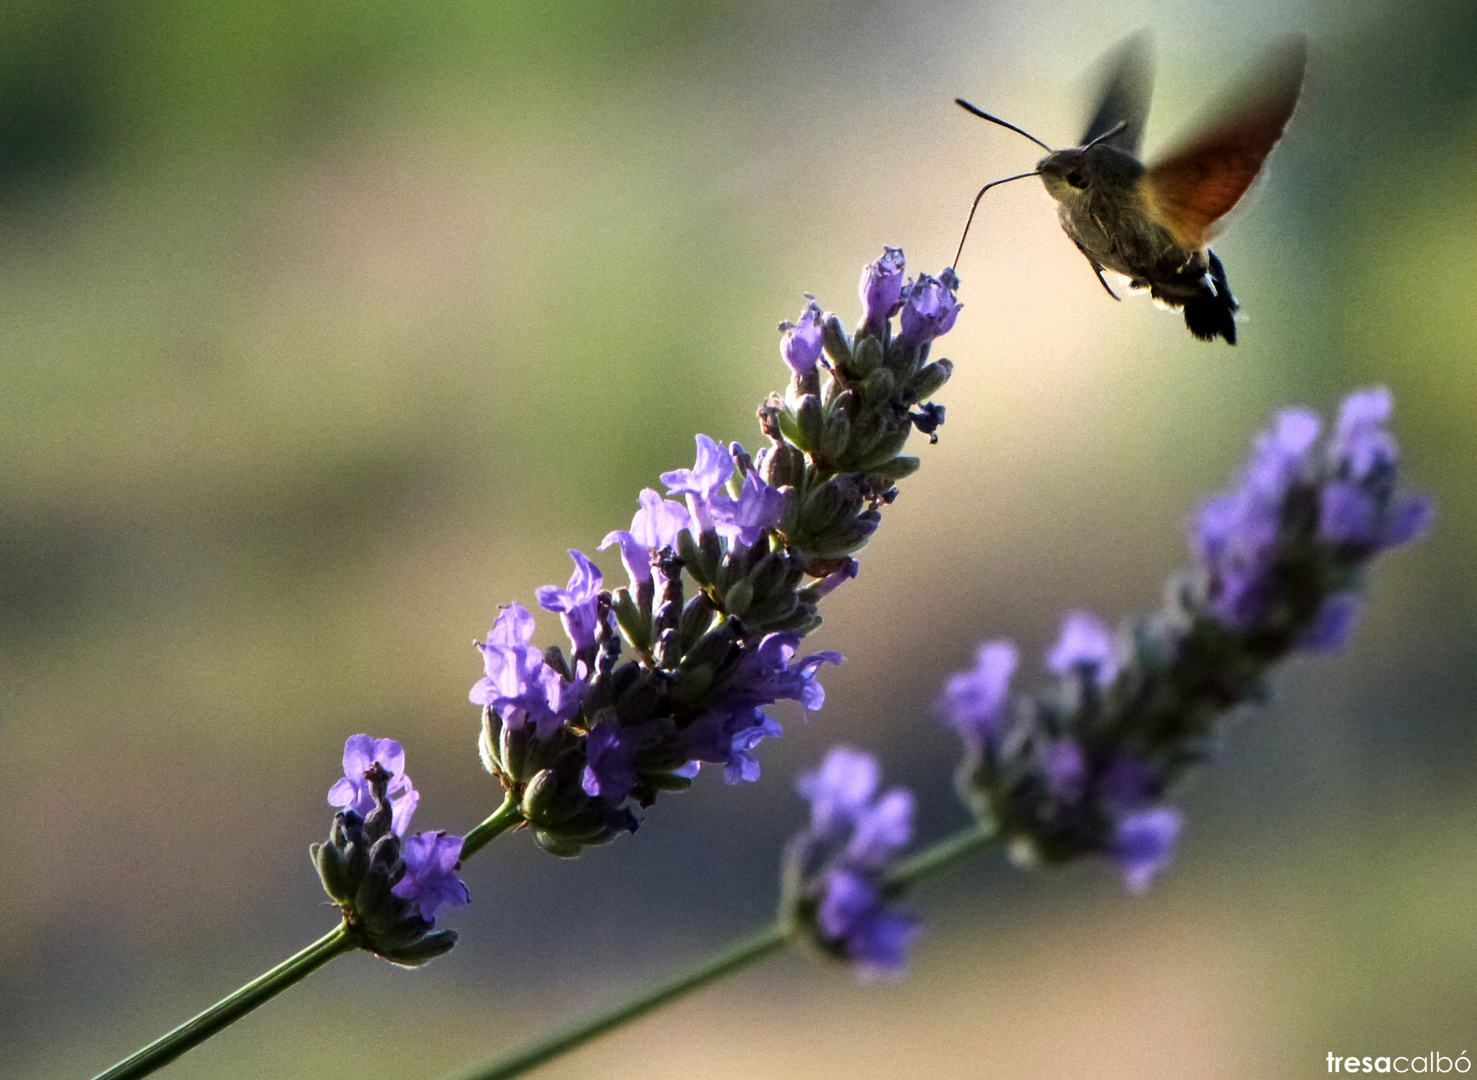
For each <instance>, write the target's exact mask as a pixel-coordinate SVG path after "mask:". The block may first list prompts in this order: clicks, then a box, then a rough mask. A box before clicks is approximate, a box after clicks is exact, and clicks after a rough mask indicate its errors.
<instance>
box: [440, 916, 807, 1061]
mask: <svg viewBox="0 0 1477 1080" xmlns="http://www.w3.org/2000/svg"><path fill="white" fill-rule="evenodd" d="M789 940H790V935H789V930H788V929H787V928H786V927H784V926H781V925H780V924H779V923H775V924H774V925H772V926H767V927H765V928H764V929H763V930H760V931H759V932H758V933H756V934H751V935H750V936H748V937H746V938H741V939H739V940H738V941H735V942H734V943H733V944H731V945H729V946H728V947H727V948H724V949H720V950H718V951H717V952H715V953H713V954H711V955H710V956H707V957H705V958H704V959H702V960H699V961H698V962H697V963H696V964H694V965H693V966H692V967H690V968H688V969H687V970H686V971H683V972H681V973H679V974H677V975H675V976H673V977H672V978H670V979H668V980H667V981H666V982H660V983H657V984H656V985H655V986H651V987H648V988H647V989H645V990H643V991H641V992H640V993H639V994H636V995H635V996H634V997H631V998H628V999H626V1000H625V1001H623V1002H621V1003H620V1004H619V1005H617V1006H615V1007H614V1008H612V1009H606V1010H605V1011H603V1012H599V1013H595V1014H594V1015H593V1016H590V1017H587V1018H586V1019H584V1020H581V1021H578V1022H576V1023H574V1024H572V1025H570V1026H569V1027H567V1028H565V1029H564V1030H563V1031H556V1032H554V1033H553V1034H552V1035H549V1036H548V1037H547V1038H544V1039H541V1040H539V1041H538V1042H535V1043H531V1044H530V1045H528V1046H526V1047H524V1048H523V1049H521V1050H517V1051H515V1052H514V1053H512V1054H509V1055H508V1056H507V1057H505V1058H502V1059H501V1060H499V1061H497V1062H495V1063H494V1064H493V1065H491V1066H490V1067H487V1068H482V1069H478V1070H476V1071H475V1072H470V1073H468V1074H467V1075H466V1080H508V1078H509V1077H513V1076H522V1075H523V1074H524V1073H526V1072H527V1071H528V1070H529V1069H533V1068H537V1067H538V1066H539V1065H542V1064H543V1063H544V1062H546V1061H551V1060H553V1059H554V1058H556V1057H559V1056H560V1055H561V1054H565V1053H568V1052H569V1051H570V1050H573V1049H575V1048H576V1047H580V1046H583V1045H584V1044H585V1043H587V1042H589V1041H590V1040H592V1039H595V1038H597V1037H599V1036H601V1035H604V1034H605V1033H606V1032H607V1031H611V1030H613V1029H615V1028H618V1027H620V1026H621V1025H622V1024H626V1023H629V1022H630V1021H632V1020H635V1019H637V1018H638V1017H641V1016H645V1015H646V1014H647V1013H649V1012H651V1011H652V1010H653V1009H657V1008H660V1007H661V1006H663V1005H665V1004H666V1003H667V1002H669V1001H675V1000H676V999H677V998H680V997H683V996H685V995H687V994H690V993H692V991H694V990H698V989H701V988H702V987H704V986H707V985H708V984H709V983H710V982H715V981H717V980H718V979H721V978H723V976H725V975H730V974H732V973H733V972H735V971H739V970H741V969H743V968H746V967H748V966H749V965H750V964H753V963H755V962H757V961H759V960H763V959H764V958H765V957H766V956H769V955H771V954H773V953H776V952H778V951H779V950H780V949H782V948H784V946H785V944H786V943H787V942H788V941H789Z"/></svg>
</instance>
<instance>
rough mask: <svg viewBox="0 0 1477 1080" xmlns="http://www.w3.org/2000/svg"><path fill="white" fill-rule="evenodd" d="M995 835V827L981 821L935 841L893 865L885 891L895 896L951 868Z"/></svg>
mask: <svg viewBox="0 0 1477 1080" xmlns="http://www.w3.org/2000/svg"><path fill="white" fill-rule="evenodd" d="M997 839H998V837H997V836H996V834H995V830H994V828H993V827H991V826H989V825H986V824H984V823H982V822H981V823H977V824H974V825H971V826H969V827H968V828H965V829H960V830H959V831H958V832H956V833H953V834H952V835H950V836H946V837H944V838H943V839H942V840H938V841H935V842H934V843H932V844H930V845H928V847H926V848H924V849H923V850H922V851H920V852H918V853H917V854H916V855H913V856H911V857H910V858H907V859H904V860H903V861H902V862H900V863H898V864H897V865H896V866H894V867H893V868H892V872H891V873H889V874H888V875H887V879H886V888H887V892H888V894H889V895H894V896H895V895H897V894H898V893H901V892H904V891H905V890H907V889H910V888H912V887H913V886H914V885H917V884H918V883H919V882H920V881H923V880H925V879H927V878H931V877H934V876H936V875H938V874H942V873H944V872H945V871H948V870H952V869H954V867H956V866H958V865H959V864H960V863H962V862H964V861H965V860H967V859H969V858H970V857H971V856H972V855H975V854H977V853H978V852H981V851H983V850H984V849H985V848H987V847H990V846H992V845H993V844H994V843H995V841H996V840H997Z"/></svg>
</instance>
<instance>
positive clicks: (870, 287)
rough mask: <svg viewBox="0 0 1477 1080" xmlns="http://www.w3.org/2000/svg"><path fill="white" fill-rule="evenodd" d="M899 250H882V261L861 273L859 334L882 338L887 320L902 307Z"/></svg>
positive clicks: (901, 276) (869, 264) (901, 271)
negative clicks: (860, 321)
mask: <svg viewBox="0 0 1477 1080" xmlns="http://www.w3.org/2000/svg"><path fill="white" fill-rule="evenodd" d="M903 269H904V261H903V249H902V248H895V247H884V248H883V249H882V258H880V259H878V260H877V261H876V262H874V263H868V264H867V266H866V267H865V268H863V270H862V280H861V285H860V286H859V291H860V292H861V296H862V329H861V333H863V334H870V335H871V336H872V337H877V338H880V337H882V336H883V333H882V332H883V329H884V328H885V327H886V326H887V321H888V320H889V319H891V318H892V316H893V315H894V314H895V313H896V312H897V310H898V308H899V307H900V306H901V305H902V295H903Z"/></svg>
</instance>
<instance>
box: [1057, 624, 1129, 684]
mask: <svg viewBox="0 0 1477 1080" xmlns="http://www.w3.org/2000/svg"><path fill="white" fill-rule="evenodd" d="M1046 666H1047V667H1048V668H1050V669H1051V670H1052V671H1053V672H1054V673H1055V674H1057V675H1068V674H1072V673H1074V672H1076V671H1078V670H1080V669H1083V668H1086V669H1087V670H1088V671H1089V672H1090V673H1091V675H1092V678H1093V680H1094V681H1095V682H1096V683H1097V685H1098V686H1109V685H1111V684H1112V682H1113V680H1114V679H1116V678H1117V677H1118V666H1119V665H1118V655H1117V647H1116V645H1115V644H1114V641H1113V631H1112V629H1111V628H1110V627H1109V626H1108V624H1107V623H1105V622H1103V620H1101V619H1099V618H1098V617H1097V616H1096V615H1093V614H1091V613H1090V612H1086V611H1074V612H1072V613H1071V614H1069V615H1068V616H1067V617H1066V618H1065V619H1064V620H1063V621H1062V633H1061V636H1060V637H1059V638H1057V643H1056V645H1055V646H1054V647H1053V648H1052V650H1051V653H1050V654H1049V655H1048V656H1047V658H1046Z"/></svg>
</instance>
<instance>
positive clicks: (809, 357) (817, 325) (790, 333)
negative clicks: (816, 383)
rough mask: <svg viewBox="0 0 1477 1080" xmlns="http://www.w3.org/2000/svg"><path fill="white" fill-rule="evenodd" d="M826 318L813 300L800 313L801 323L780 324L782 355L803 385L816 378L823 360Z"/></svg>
mask: <svg viewBox="0 0 1477 1080" xmlns="http://www.w3.org/2000/svg"><path fill="white" fill-rule="evenodd" d="M824 318H825V314H824V312H822V311H821V309H820V305H819V304H817V303H816V302H815V300H814V299H813V298H812V299H811V301H810V303H808V304H806V305H805V310H804V311H802V312H801V313H800V321H799V322H793V323H792V322H782V323H780V335H781V337H780V355H781V356H782V357H784V360H785V363H786V364H788V365H790V370H791V371H793V372H794V373H795V378H796V379H797V380H798V381H799V382H800V383H802V384H804V383H808V382H809V381H810V380H811V379H813V378H814V377H815V366H816V364H818V363H819V362H820V359H821V337H822V331H821V321H822V320H823V319H824Z"/></svg>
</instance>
